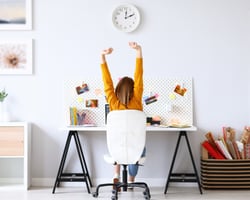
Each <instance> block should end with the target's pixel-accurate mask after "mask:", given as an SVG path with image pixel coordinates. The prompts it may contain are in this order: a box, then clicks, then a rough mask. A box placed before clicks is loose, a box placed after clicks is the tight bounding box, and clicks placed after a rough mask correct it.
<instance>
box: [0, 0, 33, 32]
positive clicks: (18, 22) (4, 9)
mask: <svg viewBox="0 0 250 200" xmlns="http://www.w3.org/2000/svg"><path fill="white" fill-rule="evenodd" d="M31 29H32V0H8V1H6V0H0V30H31Z"/></svg>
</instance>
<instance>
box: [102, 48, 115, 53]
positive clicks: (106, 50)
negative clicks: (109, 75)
mask: <svg viewBox="0 0 250 200" xmlns="http://www.w3.org/2000/svg"><path fill="white" fill-rule="evenodd" d="M112 52H113V48H108V49H104V50H103V51H102V55H108V54H111V53H112Z"/></svg>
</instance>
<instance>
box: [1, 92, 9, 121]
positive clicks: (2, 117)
mask: <svg viewBox="0 0 250 200" xmlns="http://www.w3.org/2000/svg"><path fill="white" fill-rule="evenodd" d="M7 96H8V93H6V92H5V89H3V90H2V91H1V92H0V121H8V114H6V112H5V109H4V103H3V102H4V99H5V98H6V97H7Z"/></svg>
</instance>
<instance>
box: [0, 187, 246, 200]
mask: <svg viewBox="0 0 250 200" xmlns="http://www.w3.org/2000/svg"><path fill="white" fill-rule="evenodd" d="M92 190H93V191H94V189H92ZM150 190H151V199H152V200H161V199H168V200H180V199H189V200H197V199H199V200H212V199H213V200H245V199H246V200H247V199H249V197H250V190H203V194H202V195H201V194H200V192H199V190H198V188H197V187H169V188H168V192H167V194H166V195H165V194H164V188H150ZM111 195H112V194H111V191H110V189H108V188H105V189H104V188H103V189H102V190H100V194H99V196H98V198H94V197H92V195H91V194H88V193H87V191H86V190H85V189H84V188H69V187H64V188H57V189H56V192H55V194H52V188H37V187H32V188H30V190H28V191H22V190H3V189H1V188H0V199H1V200H84V199H92V200H95V199H96V200H104V199H111ZM118 199H121V200H122V199H124V200H125V199H126V200H128V199H136V200H137V199H138V200H140V199H144V197H143V194H142V191H141V190H140V189H135V190H134V191H127V192H121V193H120V194H119V197H118Z"/></svg>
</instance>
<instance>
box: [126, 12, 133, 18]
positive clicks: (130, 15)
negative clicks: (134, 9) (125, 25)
mask: <svg viewBox="0 0 250 200" xmlns="http://www.w3.org/2000/svg"><path fill="white" fill-rule="evenodd" d="M134 15H135V13H133V14H131V15H129V16H126V17H125V19H128V18H130V17H133V16H134Z"/></svg>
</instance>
